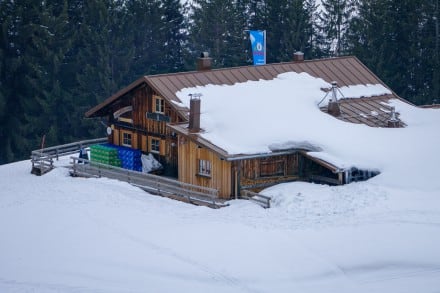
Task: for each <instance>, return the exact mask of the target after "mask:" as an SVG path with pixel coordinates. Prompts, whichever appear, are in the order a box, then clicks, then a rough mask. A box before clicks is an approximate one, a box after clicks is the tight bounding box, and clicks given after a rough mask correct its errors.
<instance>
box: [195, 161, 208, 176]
mask: <svg viewBox="0 0 440 293" xmlns="http://www.w3.org/2000/svg"><path fill="white" fill-rule="evenodd" d="M198 174H199V175H202V176H207V177H211V162H210V161H207V160H199V173H198Z"/></svg>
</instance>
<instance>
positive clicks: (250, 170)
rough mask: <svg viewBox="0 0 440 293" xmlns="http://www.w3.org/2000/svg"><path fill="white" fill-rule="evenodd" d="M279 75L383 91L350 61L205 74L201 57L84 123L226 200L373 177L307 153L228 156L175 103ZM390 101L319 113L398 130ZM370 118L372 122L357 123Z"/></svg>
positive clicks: (207, 67) (118, 98)
mask: <svg viewBox="0 0 440 293" xmlns="http://www.w3.org/2000/svg"><path fill="white" fill-rule="evenodd" d="M286 72H296V73H301V72H306V73H308V74H309V75H311V76H313V77H319V78H321V79H323V80H325V81H326V82H328V83H331V82H335V83H337V84H338V85H339V86H350V85H359V84H361V85H366V84H381V85H383V86H385V87H386V85H385V84H384V83H383V82H382V81H381V80H380V79H379V78H378V77H376V76H375V75H374V74H373V73H372V72H371V71H370V70H369V69H368V68H367V67H366V66H365V65H363V64H362V63H361V62H360V61H359V60H358V59H357V58H356V57H351V56H349V57H338V58H330V59H319V60H305V61H304V60H303V59H302V58H300V59H298V58H296V59H295V60H294V61H292V62H285V63H278V64H268V65H262V66H243V67H235V68H225V69H211V58H209V56H208V55H207V54H202V55H201V56H200V58H199V59H198V60H197V71H193V72H182V73H172V74H161V75H151V76H143V77H141V78H140V79H138V80H137V81H135V82H133V83H132V84H130V85H129V86H127V87H126V88H123V89H121V90H120V91H119V92H117V93H115V94H114V95H112V96H111V97H109V98H108V99H106V100H105V101H104V102H102V103H101V104H99V105H97V106H95V107H93V108H92V109H90V110H89V111H88V112H87V113H86V114H85V115H86V117H89V118H92V117H103V118H106V119H107V123H108V129H107V130H108V131H107V133H108V139H109V142H110V143H113V144H115V145H124V146H129V147H132V148H135V149H140V150H142V151H143V152H144V153H152V154H154V155H155V157H156V158H157V159H158V160H159V161H160V162H161V163H162V164H163V165H164V166H165V171H166V174H168V175H174V176H176V177H177V178H178V180H180V181H182V182H186V183H191V184H197V185H200V186H206V187H211V188H216V189H218V190H219V195H220V197H221V198H225V199H228V198H235V197H238V196H240V191H241V190H242V189H253V190H259V189H261V188H264V187H267V186H270V185H273V184H276V183H280V182H288V181H295V180H307V181H316V182H324V183H330V184H344V183H349V182H351V181H354V180H362V179H366V178H368V177H371V176H374V175H375V174H377V173H376V172H374V171H371V170H357V169H355V168H354V169H350V170H346V169H341V168H340V167H338V166H334V165H333V164H331V163H329V162H326V161H324V160H320V159H317V158H315V157H313V156H310V155H309V154H308V152H309V151H310V149H307V148H306V149H291V150H284V151H280V152H270V153H258V154H252V155H240V154H229V153H227V152H226V151H224V150H223V149H222V148H221V147H220V146H216V145H213V144H212V143H211V142H209V141H207V140H205V139H204V138H203V137H202V135H200V129H201V128H203V125H200V121H199V120H198V119H200V117H197V114H199V115H200V108H199V109H198V110H197V109H196V110H195V111H192V112H191V115H190V109H189V108H188V107H185V106H184V105H183V104H182V101H181V100H180V99H179V98H178V97H177V93H178V92H179V91H181V90H182V89H185V88H193V87H196V86H205V85H209V84H211V85H233V84H235V83H242V82H246V81H258V80H261V79H262V80H271V79H274V78H275V77H276V76H277V75H279V74H282V73H286ZM391 99H399V100H402V99H401V98H400V97H398V96H397V95H396V94H395V93H393V92H391V91H390V93H389V94H386V95H381V96H376V97H369V98H368V97H365V98H359V99H347V100H340V101H339V102H338V104H337V105H336V106H337V109H336V110H337V111H336V112H334V111H333V110H334V109H331V108H330V106H328V107H327V106H326V107H322V109H321V110H322V111H323V112H327V113H329V114H331V115H335V116H337V118H338V119H340V120H343V121H347V122H350V123H363V124H366V125H369V126H372V127H402V126H405V125H404V123H403V122H402V121H400V120H399V119H398V113H395V115H394V114H393V115H394V116H393V119H390V112H392V110H393V109H391V108H390V107H388V108H387V106H386V105H385V103H386V102H388V101H389V100H391ZM333 106H334V105H333ZM199 107H200V105H199ZM372 111H374V112H375V113H377V115H374V116H371V115H369V116H368V115H362V113H363V112H365V113H368V112H372ZM197 112H198V113H197ZM244 112H245V111H243V113H244ZM194 114H195V115H196V116H195V118H194V117H193V115H194ZM194 119H195V120H194ZM390 120H392V121H391V122H390ZM197 123H198V124H197Z"/></svg>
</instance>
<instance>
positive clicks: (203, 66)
mask: <svg viewBox="0 0 440 293" xmlns="http://www.w3.org/2000/svg"><path fill="white" fill-rule="evenodd" d="M211 68H212V58H211V57H209V53H208V52H202V53H201V54H200V57H199V58H197V71H205V70H211Z"/></svg>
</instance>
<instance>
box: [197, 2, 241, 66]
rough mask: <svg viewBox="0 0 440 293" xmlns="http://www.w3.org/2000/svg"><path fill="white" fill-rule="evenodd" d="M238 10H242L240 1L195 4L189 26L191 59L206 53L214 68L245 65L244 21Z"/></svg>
mask: <svg viewBox="0 0 440 293" xmlns="http://www.w3.org/2000/svg"><path fill="white" fill-rule="evenodd" d="M241 9H244V5H243V3H242V1H221V0H197V1H194V4H193V6H192V10H193V13H192V15H191V20H192V23H191V27H190V40H191V42H190V47H191V51H192V53H193V54H192V56H193V60H194V57H195V56H197V55H198V54H200V52H203V51H207V52H209V53H210V55H211V57H212V58H213V61H214V66H215V67H230V66H236V65H242V64H245V62H246V60H247V54H246V50H245V48H244V46H245V43H244V42H245V32H244V31H245V29H246V27H247V22H246V19H245V17H244V14H243V11H242V10H241ZM194 63H195V62H194V61H193V64H194Z"/></svg>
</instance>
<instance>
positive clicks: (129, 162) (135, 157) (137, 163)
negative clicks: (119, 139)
mask: <svg viewBox="0 0 440 293" xmlns="http://www.w3.org/2000/svg"><path fill="white" fill-rule="evenodd" d="M104 145H105V146H107V147H111V148H114V149H116V150H117V151H118V158H119V159H120V160H121V167H122V168H124V169H128V170H133V171H138V172H142V160H141V156H142V153H141V151H140V150H135V149H132V148H129V147H124V146H117V145H113V144H108V143H107V144H104Z"/></svg>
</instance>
